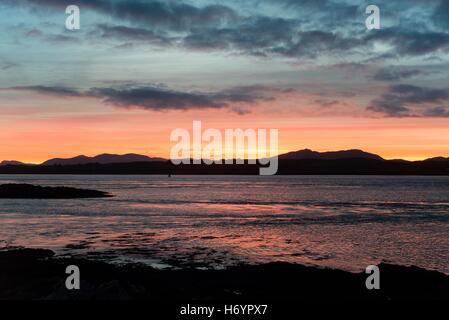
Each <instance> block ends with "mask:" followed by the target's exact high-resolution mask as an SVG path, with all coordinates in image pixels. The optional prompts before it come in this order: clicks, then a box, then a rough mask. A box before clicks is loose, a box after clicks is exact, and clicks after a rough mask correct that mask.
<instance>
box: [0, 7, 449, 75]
mask: <svg viewBox="0 0 449 320" xmlns="http://www.w3.org/2000/svg"><path fill="white" fill-rule="evenodd" d="M4 2H6V3H8V4H10V5H27V6H30V5H32V6H33V7H34V8H42V7H46V8H58V10H59V9H62V8H64V7H65V6H66V5H67V3H65V2H64V1H60V0H16V1H12V0H6V1H5V0H4ZM250 3H252V4H254V6H255V8H256V7H259V8H260V6H256V4H257V5H263V8H262V9H260V10H256V11H255V12H259V13H253V14H252V15H251V14H249V13H248V10H245V11H244V12H245V14H247V15H246V16H245V15H243V11H242V12H240V11H238V12H237V9H235V8H238V3H237V2H234V1H233V2H229V3H228V5H203V6H200V5H194V4H192V2H187V1H183V0H179V1H158V0H147V1H143V0H128V1H125V0H117V1H108V0H78V1H76V4H77V5H79V6H80V7H82V8H88V9H90V10H94V11H96V12H99V13H100V14H103V15H105V16H108V17H112V19H110V22H108V23H110V25H105V24H103V25H99V26H97V28H96V30H95V32H96V33H97V34H98V35H99V37H100V38H103V39H104V38H108V39H117V40H118V41H121V42H122V43H121V45H127V46H131V45H132V44H133V43H135V42H143V43H149V44H154V45H158V46H173V45H179V46H181V47H184V48H188V49H194V50H227V51H237V52H239V53H242V54H248V55H256V56H271V55H275V56H284V57H292V58H302V57H305V58H316V57H320V56H333V57H342V55H343V54H344V55H345V56H346V57H350V56H351V55H353V54H354V55H356V57H358V59H354V62H360V60H361V59H363V60H365V61H371V62H373V61H377V62H381V61H384V60H387V59H393V58H398V57H408V56H422V55H428V54H435V53H447V52H449V33H447V32H446V29H441V30H443V31H441V32H439V31H438V30H439V29H438V28H432V27H431V26H432V24H431V23H430V22H428V20H429V18H430V17H434V19H435V22H436V23H438V24H442V23H443V24H444V23H448V21H449V17H448V12H449V8H448V6H449V4H448V3H449V1H441V2H438V1H436V0H432V1H431V2H429V3H431V4H430V5H428V6H425V3H428V2H424V1H413V4H412V5H409V2H408V1H405V0H398V1H394V4H392V1H379V3H378V5H380V6H381V7H382V8H388V9H389V10H386V9H385V10H384V12H385V11H386V13H387V14H388V13H389V12H390V14H391V12H395V14H396V13H397V14H398V15H399V13H400V12H401V13H402V14H403V16H401V19H399V18H398V25H396V26H394V27H390V28H383V29H381V30H374V31H371V32H368V33H367V32H366V30H365V26H364V18H365V12H364V10H362V9H364V8H365V6H364V5H354V4H353V3H351V2H349V1H337V0H302V1H299V0H259V1H253V2H250ZM420 6H421V7H422V8H423V10H422V11H423V13H419V14H418V15H419V18H420V19H421V20H419V21H413V19H412V18H410V17H409V15H410V14H411V12H415V14H416V12H417V10H412V9H413V8H415V9H416V8H419V7H420ZM271 7H276V9H275V10H273V12H274V13H275V14H271V13H270V12H269V11H268V9H269V8H271ZM434 7H436V9H435V12H434V13H433V12H432V10H433V8H434ZM410 8H412V9H410ZM393 9H394V10H393ZM407 10H409V11H407ZM410 10H411V11H410ZM406 11H407V12H409V13H408V14H405V12H406ZM260 12H267V14H270V16H263V15H261V14H260ZM286 12H288V14H285V15H283V18H281V16H282V14H283V13H286ZM248 14H249V15H248ZM432 14H433V15H432ZM286 17H289V18H286ZM390 18H391V16H390ZM422 19H424V21H425V22H424V23H423V22H422V21H423V20H422ZM425 19H427V20H425ZM336 24H338V28H336V27H335V25H336ZM91 34H92V33H91ZM61 39H62V38H61ZM66 40H67V41H71V40H70V39H66ZM375 43H380V44H381V46H379V47H391V48H392V49H391V50H390V51H387V52H384V51H383V52H380V51H376V50H373V48H374V44H375ZM351 57H352V56H351ZM382 76H384V77H388V75H386V74H384V75H379V77H382ZM390 76H391V77H392V78H398V79H399V80H400V79H404V78H407V77H408V76H409V75H408V74H406V73H402V74H391V75H390ZM387 81H388V80H387ZM391 81H393V80H391Z"/></svg>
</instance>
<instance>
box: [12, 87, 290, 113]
mask: <svg viewBox="0 0 449 320" xmlns="http://www.w3.org/2000/svg"><path fill="white" fill-rule="evenodd" d="M9 89H10V90H19V91H33V92H37V93H40V94H45V95H52V96H59V97H90V98H92V97H93V98H98V99H101V100H102V101H103V102H104V103H106V104H111V105H114V106H117V107H123V108H141V109H146V110H156V111H164V110H189V109H222V108H229V109H231V110H233V111H235V112H237V113H239V114H243V113H246V112H247V111H246V109H245V108H244V106H245V105H251V104H255V103H257V102H259V101H272V100H274V99H275V98H274V95H275V94H276V93H280V94H281V93H283V90H281V89H277V88H268V87H264V86H243V87H236V88H231V89H226V90H222V91H216V92H196V91H177V90H172V89H168V88H166V87H162V86H125V87H115V88H112V87H106V88H92V89H89V90H87V91H78V90H75V89H71V88H66V87H60V86H23V87H12V88H9Z"/></svg>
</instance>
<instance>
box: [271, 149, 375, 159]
mask: <svg viewBox="0 0 449 320" xmlns="http://www.w3.org/2000/svg"><path fill="white" fill-rule="evenodd" d="M279 159H281V160H302V159H312V160H338V159H372V160H384V159H383V158H382V157H381V156H378V155H377V154H373V153H368V152H365V151H363V150H358V149H352V150H342V151H328V152H318V151H313V150H310V149H304V150H299V151H293V152H289V153H286V154H282V155H280V156H279Z"/></svg>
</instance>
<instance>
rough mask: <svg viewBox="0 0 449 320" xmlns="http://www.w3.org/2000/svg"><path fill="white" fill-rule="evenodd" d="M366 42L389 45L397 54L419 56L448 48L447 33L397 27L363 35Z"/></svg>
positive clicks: (448, 37)
mask: <svg viewBox="0 0 449 320" xmlns="http://www.w3.org/2000/svg"><path fill="white" fill-rule="evenodd" d="M365 41H366V42H374V41H379V42H382V43H384V44H388V45H391V46H392V47H393V48H394V50H393V52H392V53H394V54H397V55H399V56H419V55H425V54H429V53H435V52H438V51H445V52H446V51H448V50H449V33H444V32H432V31H428V32H421V31H414V30H402V29H399V28H389V29H381V30H378V31H376V32H373V33H370V34H369V35H368V36H366V37H365Z"/></svg>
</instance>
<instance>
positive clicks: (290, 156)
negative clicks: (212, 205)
mask: <svg viewBox="0 0 449 320" xmlns="http://www.w3.org/2000/svg"><path fill="white" fill-rule="evenodd" d="M342 159H370V160H378V161H389V160H386V159H384V158H382V157H381V156H379V155H377V154H374V153H370V152H366V151H363V150H361V149H349V150H337V151H324V152H319V151H314V150H311V149H302V150H297V151H291V152H287V153H284V154H281V155H279V160H342ZM162 161H168V159H164V158H160V157H149V156H145V155H141V154H136V153H127V154H122V155H120V154H111V153H103V154H99V155H96V156H92V157H89V156H85V155H78V156H75V157H71V158H52V159H48V160H46V161H44V162H42V163H40V164H28V163H24V162H21V161H16V160H4V161H1V162H0V166H8V165H9V166H54V165H59V166H65V165H82V164H91V163H92V164H93V163H99V164H112V163H132V162H162ZM391 161H404V162H413V161H408V160H403V159H395V160H391ZM420 161H431V162H434V161H436V162H438V161H449V158H445V157H433V158H428V159H425V160H420Z"/></svg>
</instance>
